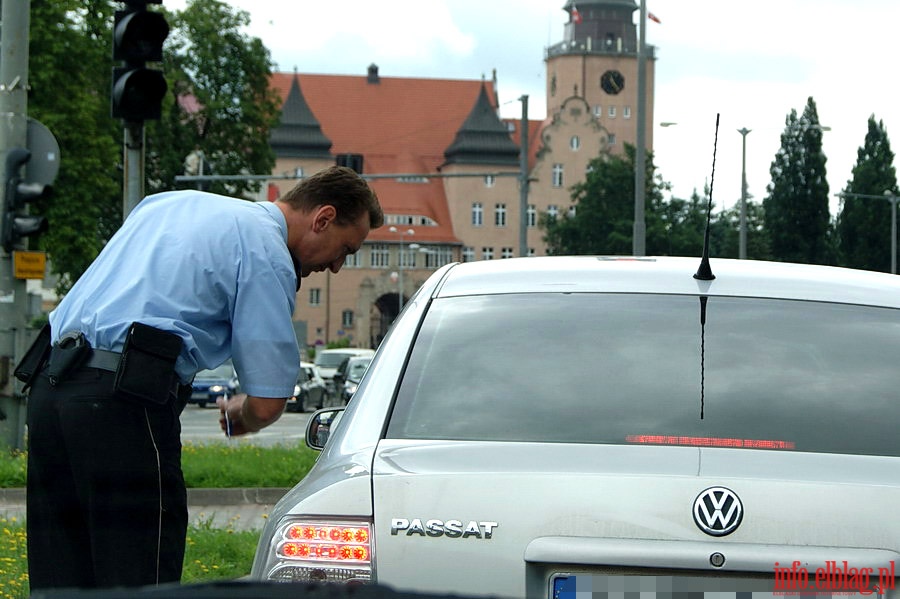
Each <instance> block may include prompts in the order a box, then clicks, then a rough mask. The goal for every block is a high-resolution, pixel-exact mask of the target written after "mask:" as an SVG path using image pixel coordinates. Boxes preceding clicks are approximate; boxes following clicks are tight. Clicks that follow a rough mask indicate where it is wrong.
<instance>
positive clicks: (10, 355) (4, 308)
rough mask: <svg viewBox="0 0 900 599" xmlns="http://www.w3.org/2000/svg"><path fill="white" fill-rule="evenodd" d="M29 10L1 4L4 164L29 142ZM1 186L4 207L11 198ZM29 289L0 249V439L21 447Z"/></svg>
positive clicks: (17, 2)
mask: <svg viewBox="0 0 900 599" xmlns="http://www.w3.org/2000/svg"><path fill="white" fill-rule="evenodd" d="M30 10H31V6H30V0H3V1H2V8H0V158H2V160H0V164H4V163H5V162H6V156H7V154H8V153H9V151H10V150H11V149H12V148H17V147H18V148H24V147H25V146H26V142H27V119H28V112H27V108H28V95H27V93H28V92H27V90H28V31H29V15H30ZM9 175H10V173H5V172H4V173H3V177H4V179H3V180H4V181H5V180H6V179H7V178H8V177H9ZM3 187H4V188H3V189H2V190H0V193H2V194H3V210H4V212H5V210H6V202H10V201H13V198H7V197H6V189H5V186H3ZM26 295H27V292H26V289H25V281H24V280H19V279H16V278H15V277H14V276H13V261H12V253H11V252H6V251H3V250H0V445H7V446H9V447H12V448H17V449H22V448H24V430H25V409H24V406H25V403H24V399H23V398H22V396H21V393H20V392H19V389H18V384H17V383H16V380H15V378H13V376H12V370H13V368H14V367H15V363H16V361H17V360H18V357H19V356H21V355H22V354H23V352H24V349H25V344H26V343H27V341H28V339H27V335H26V329H25V311H26V299H27V298H26Z"/></svg>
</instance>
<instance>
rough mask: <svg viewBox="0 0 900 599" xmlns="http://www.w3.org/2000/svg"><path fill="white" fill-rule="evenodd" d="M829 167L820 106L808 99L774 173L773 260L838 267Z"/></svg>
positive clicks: (769, 208)
mask: <svg viewBox="0 0 900 599" xmlns="http://www.w3.org/2000/svg"><path fill="white" fill-rule="evenodd" d="M825 162H826V158H825V154H824V153H823V152H822V128H821V126H820V125H819V116H818V112H817V110H816V103H815V101H814V100H813V99H812V98H809V99H808V100H807V103H806V108H805V109H804V110H803V115H802V116H801V117H799V118H798V117H797V111H796V110H794V109H791V113H790V114H789V115H788V117H787V119H786V120H785V129H784V132H783V133H782V134H781V148H780V149H779V151H778V153H777V154H776V155H775V159H774V161H773V162H772V166H771V168H770V173H771V175H772V182H771V183H770V184H769V186H768V188H767V192H768V193H767V196H766V198H765V199H764V200H763V209H764V210H765V219H766V220H765V222H766V233H767V234H768V238H769V239H768V241H769V247H770V248H771V252H772V257H773V259H775V260H781V261H787V262H803V263H808V264H829V263H832V262H833V255H832V251H831V240H830V226H831V223H830V220H831V217H830V215H829V211H828V182H827V181H826V179H825V175H826V171H825Z"/></svg>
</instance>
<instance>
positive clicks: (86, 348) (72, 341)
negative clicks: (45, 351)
mask: <svg viewBox="0 0 900 599" xmlns="http://www.w3.org/2000/svg"><path fill="white" fill-rule="evenodd" d="M90 355H91V344H90V343H88V341H87V339H85V337H84V333H82V332H81V331H69V332H68V333H65V334H64V335H62V336H61V337H60V338H59V340H58V341H57V342H56V343H54V344H53V347H52V348H51V351H50V360H49V362H48V364H47V377H48V378H49V379H50V384H51V385H56V384H58V383H59V382H60V381H63V380H65V379H66V377H67V376H68V374H69V373H70V372H74V371H75V370H76V369H77V368H78V367H79V366H81V365H82V364H83V363H84V361H85V360H87V359H88V357H89V356H90Z"/></svg>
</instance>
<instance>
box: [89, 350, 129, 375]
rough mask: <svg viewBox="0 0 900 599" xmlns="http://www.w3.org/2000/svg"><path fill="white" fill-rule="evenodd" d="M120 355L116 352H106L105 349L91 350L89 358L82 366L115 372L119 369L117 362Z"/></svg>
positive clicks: (120, 357)
mask: <svg viewBox="0 0 900 599" xmlns="http://www.w3.org/2000/svg"><path fill="white" fill-rule="evenodd" d="M121 359H122V354H121V353H120V352H117V351H107V350H105V349H94V350H91V355H90V357H89V358H88V359H87V360H86V361H85V363H84V366H86V367H88V368H98V369H100V370H108V371H109V372H115V371H116V370H118V369H119V361H120V360H121Z"/></svg>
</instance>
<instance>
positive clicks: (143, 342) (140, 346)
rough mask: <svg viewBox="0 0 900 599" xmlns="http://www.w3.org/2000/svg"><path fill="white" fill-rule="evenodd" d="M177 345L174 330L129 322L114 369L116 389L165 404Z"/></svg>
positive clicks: (171, 386) (172, 384)
mask: <svg viewBox="0 0 900 599" xmlns="http://www.w3.org/2000/svg"><path fill="white" fill-rule="evenodd" d="M181 346H182V341H181V337H179V336H178V335H176V334H175V333H169V332H167V331H163V330H160V329H157V328H155V327H151V326H149V325H146V324H143V323H140V322H134V323H132V324H131V328H129V329H128V336H127V337H126V338H125V347H124V348H123V349H122V359H121V360H120V361H119V368H118V370H117V371H116V381H115V390H116V392H117V393H121V394H123V395H125V396H128V397H130V398H132V399H136V400H138V401H140V402H145V403H149V404H153V405H163V404H165V403H167V402H168V401H169V398H170V395H171V393H172V391H173V389H175V388H176V378H175V377H176V374H175V360H177V359H178V356H179V354H180V353H181Z"/></svg>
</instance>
